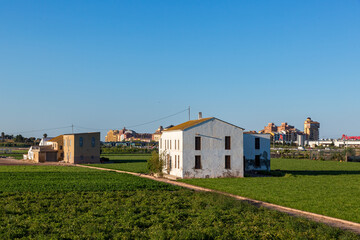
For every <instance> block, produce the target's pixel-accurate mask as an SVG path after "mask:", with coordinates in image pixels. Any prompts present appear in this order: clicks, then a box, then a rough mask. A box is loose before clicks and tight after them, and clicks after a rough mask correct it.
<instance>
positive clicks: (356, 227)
mask: <svg viewBox="0 0 360 240" xmlns="http://www.w3.org/2000/svg"><path fill="white" fill-rule="evenodd" d="M75 166H78V167H85V168H92V169H98V170H103V171H113V172H118V173H127V174H131V175H134V176H138V177H142V178H148V179H152V180H155V181H158V182H164V183H169V184H172V185H176V186H180V187H184V188H188V189H192V190H195V191H203V192H214V193H219V194H222V195H225V196H229V197H232V198H235V199H238V200H241V201H245V202H248V203H250V204H252V205H255V206H257V207H265V208H269V209H272V210H276V211H280V212H283V213H287V214H289V215H292V216H295V217H304V218H307V219H310V220H312V221H315V222H319V223H324V224H327V225H329V226H332V227H337V228H341V229H345V230H350V231H353V232H355V233H357V234H359V235H360V223H355V222H350V221H346V220H342V219H338V218H333V217H328V216H324V215H320V214H316V213H311V212H305V211H301V210H298V209H293V208H288V207H283V206H280V205H276V204H272V203H268V202H263V201H258V200H254V199H250V198H246V197H241V196H237V195H233V194H230V193H225V192H221V191H216V190H212V189H208V188H203V187H198V186H194V185H191V184H187V183H183V182H177V181H173V180H169V179H165V178H155V177H152V176H149V175H145V174H140V173H134V172H126V171H121V170H114V169H107V168H99V167H91V166H84V165H78V164H75Z"/></svg>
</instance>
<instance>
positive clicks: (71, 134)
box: [63, 132, 100, 135]
mask: <svg viewBox="0 0 360 240" xmlns="http://www.w3.org/2000/svg"><path fill="white" fill-rule="evenodd" d="M94 133H99V134H100V132H86V133H67V134H63V135H81V134H94Z"/></svg>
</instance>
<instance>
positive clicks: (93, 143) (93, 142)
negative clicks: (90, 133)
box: [91, 137, 95, 147]
mask: <svg viewBox="0 0 360 240" xmlns="http://www.w3.org/2000/svg"><path fill="white" fill-rule="evenodd" d="M91 146H92V147H95V137H92V138H91Z"/></svg>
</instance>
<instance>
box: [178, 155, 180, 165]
mask: <svg viewBox="0 0 360 240" xmlns="http://www.w3.org/2000/svg"><path fill="white" fill-rule="evenodd" d="M178 168H180V155H178Z"/></svg>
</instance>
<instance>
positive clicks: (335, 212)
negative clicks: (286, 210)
mask: <svg viewBox="0 0 360 240" xmlns="http://www.w3.org/2000/svg"><path fill="white" fill-rule="evenodd" d="M271 169H273V170H275V169H280V171H278V173H279V174H280V175H282V176H281V177H253V178H221V179H187V180H182V181H184V182H186V183H190V184H193V185H198V186H202V187H207V188H211V189H216V190H220V191H224V192H228V193H232V194H236V195H240V196H244V197H249V198H253V199H257V200H262V201H266V202H271V203H275V204H279V205H282V206H287V207H292V208H296V209H301V210H305V211H309V212H314V213H319V214H323V215H327V216H331V217H336V218H341V219H345V220H350V221H354V222H360V163H351V162H348V163H346V162H331V161H314V160H300V159H271Z"/></svg>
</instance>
